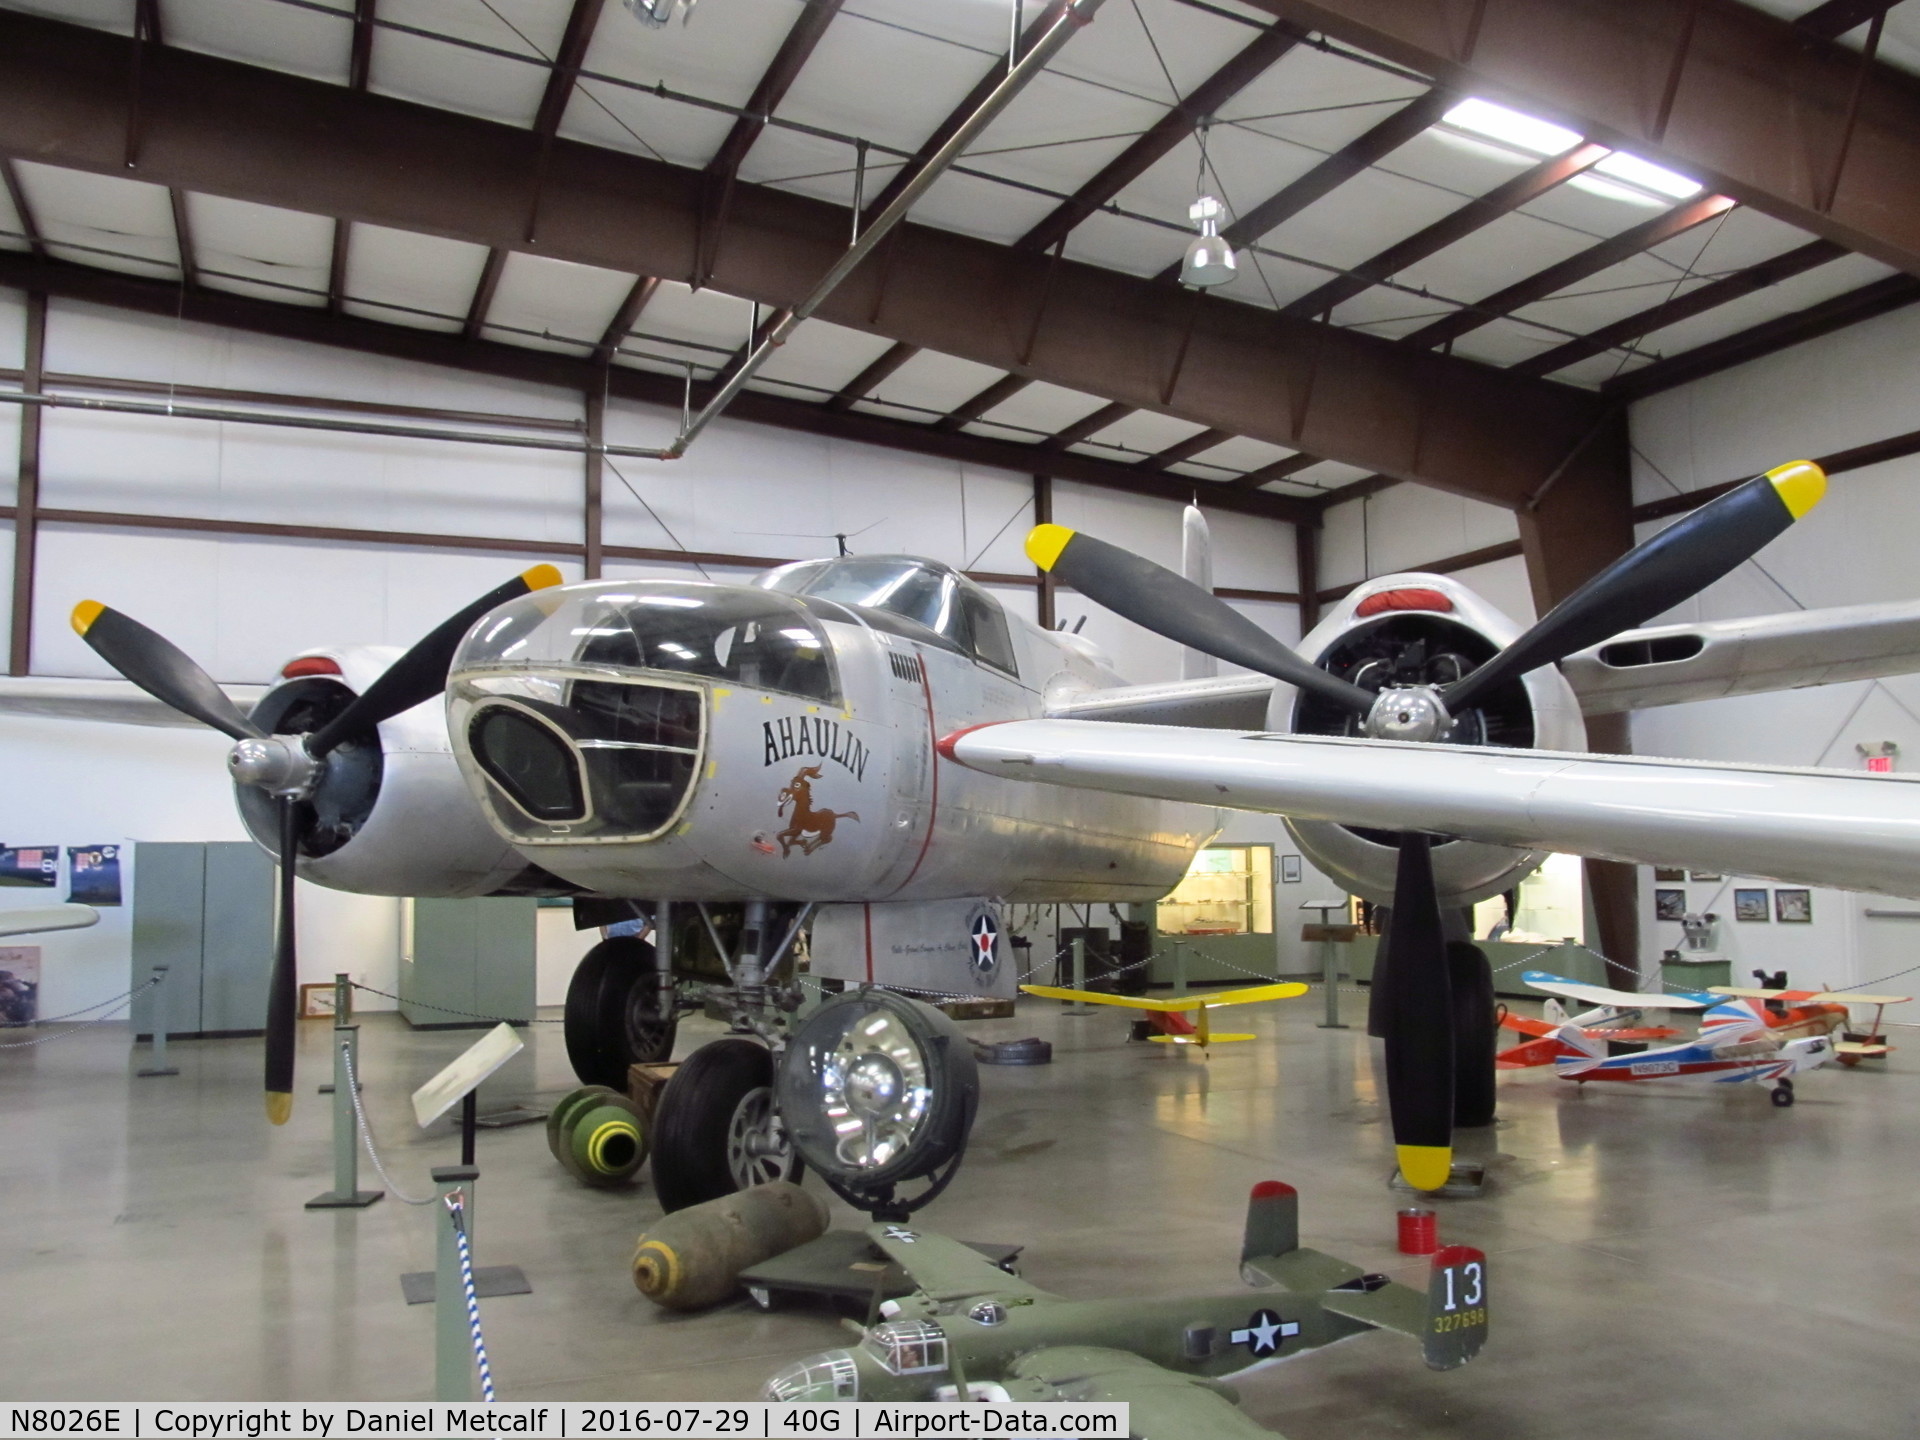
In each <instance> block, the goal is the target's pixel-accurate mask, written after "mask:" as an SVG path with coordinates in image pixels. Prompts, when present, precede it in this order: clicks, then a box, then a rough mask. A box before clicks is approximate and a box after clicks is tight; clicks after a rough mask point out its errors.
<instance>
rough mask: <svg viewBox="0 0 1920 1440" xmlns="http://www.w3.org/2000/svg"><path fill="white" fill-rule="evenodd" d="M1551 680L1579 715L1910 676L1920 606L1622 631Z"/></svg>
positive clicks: (1919, 650)
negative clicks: (1569, 691)
mask: <svg viewBox="0 0 1920 1440" xmlns="http://www.w3.org/2000/svg"><path fill="white" fill-rule="evenodd" d="M1560 669H1561V673H1563V674H1564V675H1565V676H1566V677H1567V683H1568V684H1570V685H1572V686H1573V689H1574V693H1575V694H1577V695H1578V696H1579V697H1580V708H1581V709H1582V710H1584V711H1585V712H1586V713H1587V714H1589V715H1604V714H1607V713H1609V712H1613V711H1619V710H1641V709H1645V708H1646V707H1648V706H1651V705H1674V704H1678V703H1679V702H1681V701H1683V700H1713V699H1717V698H1719V697H1720V696H1723V695H1754V694H1759V693H1761V692H1763V691H1768V690H1797V689H1799V688H1801V687H1802V686H1806V685H1830V684H1833V683H1834V682H1835V681H1839V680H1869V679H1873V678H1876V677H1878V676H1882V675H1908V674H1912V673H1913V672H1914V671H1916V670H1920V601H1912V600H1903V601H1895V602H1892V603H1888V604H1881V605H1847V606H1840V607H1836V608H1833V609H1827V610H1796V611H1794V612H1793V613H1791V614H1787V615H1759V616H1755V617H1753V618H1752V619H1748V620H1708V621H1703V622H1701V623H1699V624H1696V625H1655V626H1652V627H1650V628H1648V629H1644V630H1628V631H1626V632H1625V633H1623V634H1620V635H1616V636H1614V637H1613V638H1612V639H1611V640H1609V641H1607V642H1606V643H1605V644H1603V645H1595V646H1594V647H1593V648H1592V649H1590V650H1582V651H1580V652H1579V653H1578V654H1576V655H1570V656H1568V657H1567V658H1566V659H1565V660H1563V661H1561V663H1560Z"/></svg>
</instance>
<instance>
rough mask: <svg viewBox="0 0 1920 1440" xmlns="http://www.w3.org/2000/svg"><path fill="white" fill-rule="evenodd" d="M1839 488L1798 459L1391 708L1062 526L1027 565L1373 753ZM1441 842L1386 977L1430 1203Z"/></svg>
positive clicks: (1391, 1072) (1446, 1086)
mask: <svg viewBox="0 0 1920 1440" xmlns="http://www.w3.org/2000/svg"><path fill="white" fill-rule="evenodd" d="M1825 492H1826V475H1825V473H1824V472H1823V471H1822V470H1821V469H1820V467H1819V466H1818V465H1815V464H1814V463H1813V462H1812V461H1810V460H1795V461H1792V462H1790V463H1788V464H1785V465H1779V466H1776V467H1775V468H1773V469H1772V470H1769V471H1767V472H1766V473H1765V474H1764V475H1757V476H1755V477H1754V478H1753V479H1751V480H1748V481H1747V482H1745V483H1744V484H1742V485H1738V486H1736V487H1735V488H1734V489H1732V490H1729V491H1728V492H1726V493H1725V494H1724V495H1721V496H1719V497H1718V498H1717V499H1714V500H1711V501H1709V502H1708V503H1707V504H1705V505H1702V506H1701V507H1700V508H1699V509H1697V510H1694V511H1692V512H1691V513H1689V514H1688V515H1686V516H1685V517H1684V518H1682V519H1680V520H1678V521H1676V522H1675V523H1674V524H1672V525H1670V526H1668V527H1667V529H1665V530H1663V531H1662V532H1661V533H1660V534H1658V535H1656V536H1655V537H1654V538H1653V539H1651V540H1649V541H1647V543H1646V544H1644V545H1640V546H1637V547H1635V548H1634V549H1632V550H1630V551H1628V552H1627V553H1626V554H1625V555H1622V556H1621V557H1620V558H1619V559H1618V560H1615V561H1614V562H1613V563H1612V564H1611V565H1609V566H1607V567H1606V568H1605V569H1604V570H1602V571H1600V572H1599V573H1598V574H1597V575H1595V576H1594V577H1593V578H1592V579H1590V580H1588V581H1587V582H1586V584H1584V585H1582V586H1581V587H1580V588H1579V589H1578V590H1576V591H1574V593H1573V594H1571V595H1569V596H1568V597H1567V598H1566V599H1565V600H1563V601H1561V602H1560V603H1559V604H1558V605H1556V606H1554V608H1553V609H1552V610H1549V611H1548V612H1547V613H1546V614H1545V615H1543V616H1542V617H1541V618H1540V619H1539V620H1538V621H1537V622H1536V623H1535V624H1534V625H1533V626H1532V627H1531V628H1529V629H1528V630H1527V631H1525V632H1524V633H1523V634H1522V635H1521V636H1520V637H1519V638H1518V639H1517V640H1515V641H1514V642H1513V643H1512V644H1511V645H1508V646H1507V647H1506V648H1504V649H1502V650H1500V651H1498V652H1496V653H1495V654H1494V655H1493V656H1492V658H1491V659H1489V660H1487V661H1486V662H1485V663H1484V664H1482V665H1480V666H1479V667H1478V668H1477V669H1475V670H1472V671H1469V672H1468V673H1467V674H1465V675H1463V676H1461V677H1460V678H1459V679H1458V680H1455V681H1453V682H1452V683H1451V684H1448V685H1444V686H1440V685H1392V686H1388V687H1385V688H1383V689H1381V690H1380V691H1379V692H1378V693H1375V692H1374V691H1371V690H1367V689H1364V688H1363V687H1361V686H1359V685H1355V684H1353V683H1351V682H1350V681H1347V680H1344V679H1342V678H1340V677H1339V676H1336V675H1332V674H1329V673H1328V672H1327V671H1325V670H1322V669H1321V668H1320V667H1319V666H1317V665H1315V664H1313V663H1312V662H1311V661H1309V660H1308V659H1306V658H1305V657H1304V656H1302V655H1300V654H1299V653H1298V652H1296V651H1295V650H1293V649H1292V647H1290V646H1288V645H1285V644H1283V643H1281V642H1280V641H1279V640H1276V639H1275V638H1274V637H1273V636H1271V635H1269V634H1267V633H1266V632H1265V631H1264V630H1262V629H1260V627H1259V626H1257V625H1255V624H1254V623H1253V622H1252V621H1251V620H1249V619H1247V618H1246V617H1245V616H1244V615H1242V614H1240V612H1239V611H1237V610H1235V609H1234V608H1233V607H1232V606H1231V605H1228V604H1227V603H1226V601H1224V600H1222V599H1220V598H1219V597H1218V596H1216V595H1214V594H1212V593H1211V592H1210V591H1207V590H1204V589H1202V588H1201V587H1200V586H1198V585H1195V584H1194V583H1193V582H1192V581H1190V580H1187V579H1184V578H1183V577H1181V576H1179V575H1176V574H1174V573H1173V572H1172V571H1170V570H1167V569H1165V568H1164V567H1162V566H1160V565H1156V564H1155V563H1154V562H1153V561H1151V560H1148V559H1146V558H1144V557H1143V556H1139V555H1135V554H1133V553H1131V552H1130V551H1126V550H1122V549H1120V548H1119V547H1118V546H1116V545H1110V544H1108V543H1107V542H1106V541H1104V540H1097V539H1095V538H1094V537H1093V536H1091V535H1083V534H1081V533H1079V532H1078V531H1075V530H1070V529H1068V528H1067V527H1065V526H1063V525H1040V526H1036V527H1035V528H1034V530H1033V531H1032V533H1031V534H1029V535H1028V537H1027V547H1026V548H1027V555H1028V557H1029V558H1030V559H1032V561H1033V563H1034V564H1035V565H1037V566H1039V567H1040V568H1041V569H1042V570H1044V571H1047V572H1049V573H1050V574H1052V575H1054V576H1055V577H1057V578H1058V579H1060V580H1063V581H1065V582H1066V583H1067V584H1069V585H1071V586H1073V588H1074V589H1076V590H1078V591H1080V592H1081V593H1082V594H1083V595H1086V596H1087V597H1088V598H1089V599H1092V600H1095V601H1097V602H1098V603H1099V604H1101V605H1104V606H1106V607H1107V608H1108V609H1109V610H1112V611H1113V612H1114V613H1115V614H1117V615H1120V616H1123V617H1124V618H1126V619H1128V620H1132V621H1133V622H1134V623H1135V624H1138V625H1140V626H1142V627H1144V628H1146V629H1148V630H1151V631H1153V632H1154V633H1155V634H1157V635H1162V636H1164V637H1166V638H1167V639H1169V640H1173V641H1175V642H1177V643H1179V644H1181V645H1185V646H1189V647H1191V648H1193V649H1195V650H1201V651H1205V652H1206V653H1207V654H1210V655H1214V656H1217V657H1219V658H1220V659H1222V660H1225V661H1227V662H1228V663H1230V664H1234V665H1240V666H1243V667H1244V668H1246V669H1248V670H1252V671H1255V672H1256V673H1258V674H1262V675H1271V676H1273V677H1274V678H1275V679H1276V680H1280V681H1284V682H1285V683H1286V684H1289V685H1292V686H1295V687H1296V688H1298V689H1300V690H1304V691H1308V692H1310V693H1312V694H1313V695H1316V696H1318V697H1320V698H1322V699H1324V700H1327V701H1329V702H1331V703H1333V704H1334V705H1337V706H1339V707H1341V708H1342V709H1345V710H1347V711H1350V712H1351V713H1353V714H1355V715H1357V716H1360V717H1363V718H1362V719H1361V722H1360V732H1361V733H1362V734H1364V735H1366V736H1368V737H1369V738H1371V739H1377V740H1404V741H1416V742H1418V741H1444V740H1448V739H1450V738H1452V736H1453V733H1454V728H1455V719H1456V717H1458V716H1459V715H1461V714H1463V713H1465V712H1466V711H1467V710H1469V709H1471V708H1472V707H1473V703H1474V701H1475V700H1476V699H1478V698H1480V697H1482V696H1485V695H1488V694H1491V693H1492V692H1493V691H1495V690H1497V689H1498V688H1499V687H1500V686H1501V685H1502V684H1503V683H1504V682H1506V681H1508V680H1512V679H1516V678H1518V677H1519V676H1521V675H1524V674H1526V673H1527V672H1528V671H1530V670H1536V669H1538V668H1540V667H1541V666H1543V665H1552V664H1556V663H1558V662H1559V661H1561V660H1563V659H1565V658H1566V657H1567V656H1569V655H1571V654H1573V653H1574V652H1576V651H1579V650H1584V649H1586V648H1587V647H1588V646H1590V645H1596V644H1598V643H1599V642H1601V641H1603V640H1606V639H1608V638H1610V637H1612V636H1614V635H1617V634H1619V633H1620V632H1621V631H1623V630H1630V629H1632V628H1633V627H1635V626H1637V625H1642V624H1645V623H1646V622H1647V621H1648V620H1651V619H1652V618H1653V617H1654V616H1656V615H1658V614H1660V613H1661V612H1662V611H1665V610H1670V609H1672V608H1673V607H1674V606H1675V605H1678V604H1679V603H1681V602H1682V601H1684V600H1688V599H1690V598H1692V597H1693V596H1695V595H1697V594H1699V593H1700V592H1701V591H1702V590H1704V589H1706V588H1707V586H1709V585H1711V584H1713V582H1714V581H1716V580H1718V579H1720V578H1721V577H1722V576H1724V575H1726V574H1727V573H1728V572H1730V571H1731V570H1733V569H1734V568H1735V567H1736V566H1738V565H1740V564H1742V563H1743V562H1744V561H1746V560H1749V559H1751V558H1752V557H1753V556H1754V555H1755V554H1757V553H1758V552H1759V551H1760V550H1761V548H1762V547H1764V546H1765V545H1766V544H1767V543H1768V542H1770V541H1771V540H1773V539H1775V538H1776V537H1777V536H1779V535H1780V534H1781V533H1782V532H1783V531H1785V530H1786V529H1787V527H1788V526H1790V525H1792V524H1793V523H1794V521H1796V520H1798V519H1800V518H1801V517H1802V516H1804V515H1805V514H1806V513H1807V512H1808V511H1809V510H1811V509H1812V508H1813V507H1814V506H1815V505H1817V504H1818V503H1819V501H1820V498H1821V496H1822V495H1823V494H1825ZM1431 847H1432V841H1431V838H1430V837H1428V836H1426V835H1403V836H1402V837H1401V839H1400V857H1399V861H1398V866H1397V869H1396V873H1395V882H1394V903H1393V911H1392V922H1391V927H1390V929H1389V932H1388V936H1387V944H1386V953H1385V955H1384V956H1383V957H1382V968H1383V970H1384V972H1385V974H1386V975H1387V976H1389V977H1390V981H1389V989H1388V992H1387V995H1386V998H1385V1011H1386V1013H1385V1016H1384V1023H1383V1034H1384V1038H1385V1041H1386V1057H1387V1098H1388V1104H1389V1107H1390V1109H1391V1112H1392V1118H1393V1139H1394V1146H1395V1149H1396V1151H1397V1153H1398V1158H1399V1161H1400V1168H1401V1173H1402V1174H1403V1175H1404V1176H1405V1177H1406V1180H1407V1182H1408V1183H1409V1184H1411V1185H1413V1186H1414V1187H1415V1188H1416V1189H1422V1190H1437V1189H1438V1188H1440V1186H1442V1185H1444V1184H1446V1182H1447V1177H1448V1175H1449V1174H1450V1173H1451V1169H1452V1158H1453V1149H1452V1147H1453V1077H1454V1024H1453V1000H1452V984H1451V981H1450V979H1449V974H1448V965H1447V953H1446V938H1445V935H1444V932H1443V930H1442V927H1441V915H1440V898H1439V894H1438V890H1437V887H1436V886H1435V884H1434V878H1433V859H1432V854H1431Z"/></svg>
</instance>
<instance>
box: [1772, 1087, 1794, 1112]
mask: <svg viewBox="0 0 1920 1440" xmlns="http://www.w3.org/2000/svg"><path fill="white" fill-rule="evenodd" d="M1767 1098H1769V1099H1770V1100H1772V1101H1773V1103H1774V1105H1775V1106H1776V1107H1777V1108H1779V1109H1781V1110H1784V1109H1786V1108H1787V1107H1788V1106H1789V1105H1791V1104H1793V1090H1792V1088H1791V1087H1789V1086H1786V1085H1776V1086H1774V1087H1773V1089H1772V1090H1770V1091H1768V1092H1767Z"/></svg>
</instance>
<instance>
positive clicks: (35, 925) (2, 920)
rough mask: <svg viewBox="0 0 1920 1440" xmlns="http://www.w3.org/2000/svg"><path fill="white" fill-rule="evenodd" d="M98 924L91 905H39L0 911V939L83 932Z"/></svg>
mask: <svg viewBox="0 0 1920 1440" xmlns="http://www.w3.org/2000/svg"><path fill="white" fill-rule="evenodd" d="M99 923H100V912H99V911H98V910H96V909H94V908H93V906H91V905H40V906H36V907H35V908H34V909H31V910H0V938H4V937H7V936H11V935H44V934H47V933H49V932H51V931H54V930H84V929H86V928H87V927H88V926H89V925H98V924H99Z"/></svg>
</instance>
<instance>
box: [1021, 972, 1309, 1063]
mask: <svg viewBox="0 0 1920 1440" xmlns="http://www.w3.org/2000/svg"><path fill="white" fill-rule="evenodd" d="M1020 988H1021V989H1022V990H1024V991H1026V992H1027V994H1029V995H1039V996H1043V997H1045V998H1046V999H1049V1000H1072V1001H1077V1002H1079V1003H1080V1004H1083V1005H1117V1006H1120V1007H1121V1008H1123V1009H1127V1010H1139V1011H1143V1012H1144V1013H1145V1018H1144V1020H1143V1022H1142V1023H1144V1024H1146V1025H1148V1026H1150V1027H1152V1029H1153V1031H1154V1032H1155V1033H1153V1034H1151V1035H1149V1036H1147V1037H1146V1038H1147V1039H1149V1040H1152V1041H1155V1042H1156V1043H1158V1044H1161V1045H1198V1046H1199V1047H1200V1048H1201V1049H1202V1050H1205V1049H1207V1048H1209V1047H1210V1046H1213V1045H1226V1044H1229V1043H1230V1042H1232V1041H1235V1040H1252V1039H1254V1038H1255V1037H1254V1036H1253V1035H1251V1034H1239V1033H1222V1032H1221V1031H1217V1030H1215V1029H1213V1028H1212V1026H1211V1025H1209V1024H1208V1022H1207V1012H1208V1011H1209V1010H1218V1009H1220V1008H1221V1007H1222V1006H1226V1005H1256V1004H1258V1003H1260V1002H1261V1001H1263V1000H1290V999H1292V998H1293V997H1294V996H1295V995H1304V994H1306V993H1307V987H1306V986H1305V985H1302V984H1299V983H1298V982H1296V981H1285V982H1283V983H1281V984H1278V985H1248V986H1246V987H1244V988H1242V989H1239V990H1213V991H1209V992H1208V993H1206V994H1204V995H1171V996H1168V997H1167V998H1166V999H1164V1000H1150V999H1147V998H1146V997H1144V996H1142V997H1139V998H1135V997H1134V996H1132V995H1111V994H1108V993H1106V992H1105V991H1100V990H1072V989H1067V988H1065V987H1063V986H1059V985H1022V986H1021V987H1020ZM1189 1015H1191V1016H1193V1017H1194V1018H1193V1019H1192V1020H1189V1019H1187V1016H1189Z"/></svg>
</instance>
